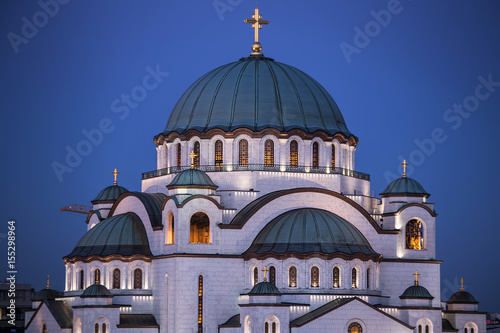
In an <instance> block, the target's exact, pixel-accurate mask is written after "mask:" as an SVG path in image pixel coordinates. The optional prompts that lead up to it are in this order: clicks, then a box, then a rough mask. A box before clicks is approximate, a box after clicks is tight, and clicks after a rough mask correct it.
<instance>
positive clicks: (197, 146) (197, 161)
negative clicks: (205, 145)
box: [193, 141, 200, 167]
mask: <svg viewBox="0 0 500 333" xmlns="http://www.w3.org/2000/svg"><path fill="white" fill-rule="evenodd" d="M193 152H194V154H195V155H196V156H195V157H194V159H193V165H194V166H195V167H199V166H200V143H199V142H198V141H196V142H195V143H194V149H193Z"/></svg>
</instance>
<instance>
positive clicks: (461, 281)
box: [460, 278, 464, 291]
mask: <svg viewBox="0 0 500 333" xmlns="http://www.w3.org/2000/svg"><path fill="white" fill-rule="evenodd" d="M460 283H461V284H462V286H461V287H460V291H464V278H461V279H460Z"/></svg>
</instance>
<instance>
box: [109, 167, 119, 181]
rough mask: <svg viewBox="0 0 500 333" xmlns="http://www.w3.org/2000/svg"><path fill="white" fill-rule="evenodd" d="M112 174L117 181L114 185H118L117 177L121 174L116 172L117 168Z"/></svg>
mask: <svg viewBox="0 0 500 333" xmlns="http://www.w3.org/2000/svg"><path fill="white" fill-rule="evenodd" d="M111 174H112V175H114V176H115V181H114V182H113V185H118V183H117V182H116V176H118V175H119V174H120V173H119V172H118V171H116V168H115V171H113V172H112V173H111Z"/></svg>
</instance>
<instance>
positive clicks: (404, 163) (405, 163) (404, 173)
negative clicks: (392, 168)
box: [401, 160, 409, 178]
mask: <svg viewBox="0 0 500 333" xmlns="http://www.w3.org/2000/svg"><path fill="white" fill-rule="evenodd" d="M401 165H402V166H403V177H404V178H406V167H407V166H408V165H409V164H408V163H407V162H406V160H403V163H401Z"/></svg>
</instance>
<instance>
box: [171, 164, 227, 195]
mask: <svg viewBox="0 0 500 333" xmlns="http://www.w3.org/2000/svg"><path fill="white" fill-rule="evenodd" d="M176 187H188V188H189V187H196V188H210V189H214V190H215V189H217V188H218V186H217V185H215V183H214V182H213V181H212V179H211V178H210V177H209V176H208V175H207V174H206V173H205V172H203V171H201V170H198V169H195V168H191V169H187V170H184V171H182V172H180V173H178V174H177V176H175V178H174V179H173V180H172V182H171V183H170V184H168V185H167V188H168V189H169V190H170V189H172V188H176Z"/></svg>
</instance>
